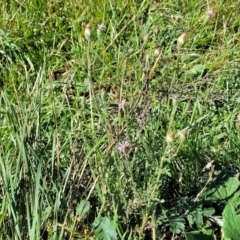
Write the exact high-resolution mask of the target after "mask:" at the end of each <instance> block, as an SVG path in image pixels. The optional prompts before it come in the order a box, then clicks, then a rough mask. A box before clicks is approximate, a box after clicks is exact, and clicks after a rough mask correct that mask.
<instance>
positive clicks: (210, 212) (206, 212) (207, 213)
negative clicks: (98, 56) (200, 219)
mask: <svg viewBox="0 0 240 240" xmlns="http://www.w3.org/2000/svg"><path fill="white" fill-rule="evenodd" d="M214 213H215V209H214V208H213V207H210V208H204V209H203V212H202V214H203V216H212V215H213V214H214Z"/></svg>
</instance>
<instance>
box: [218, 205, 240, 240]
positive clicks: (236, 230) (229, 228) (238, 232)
mask: <svg viewBox="0 0 240 240" xmlns="http://www.w3.org/2000/svg"><path fill="white" fill-rule="evenodd" d="M222 232H223V236H224V238H230V239H232V240H237V239H240V215H237V214H236V212H235V209H234V206H233V204H232V203H229V204H227V206H226V207H225V208H224V211H223V228H222Z"/></svg>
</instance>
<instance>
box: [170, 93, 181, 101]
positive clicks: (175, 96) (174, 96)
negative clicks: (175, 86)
mask: <svg viewBox="0 0 240 240" xmlns="http://www.w3.org/2000/svg"><path fill="white" fill-rule="evenodd" d="M178 97H179V95H178V94H172V96H171V99H172V100H177V99H178Z"/></svg>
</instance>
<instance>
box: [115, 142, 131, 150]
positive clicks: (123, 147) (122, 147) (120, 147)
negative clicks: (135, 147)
mask: <svg viewBox="0 0 240 240" xmlns="http://www.w3.org/2000/svg"><path fill="white" fill-rule="evenodd" d="M129 146H130V143H129V142H128V141H122V142H120V143H119V146H118V151H119V152H120V153H124V152H125V149H126V147H129Z"/></svg>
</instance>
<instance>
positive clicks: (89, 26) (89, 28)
mask: <svg viewBox="0 0 240 240" xmlns="http://www.w3.org/2000/svg"><path fill="white" fill-rule="evenodd" d="M84 35H85V38H86V39H87V40H88V41H89V40H90V36H91V25H90V24H89V23H88V24H87V25H86V26H85V32H84Z"/></svg>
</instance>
